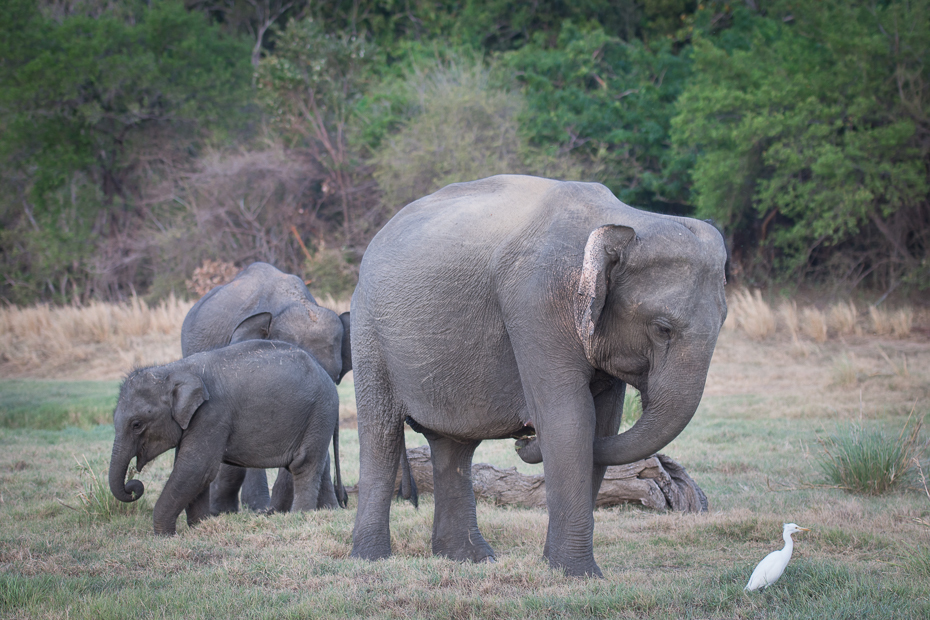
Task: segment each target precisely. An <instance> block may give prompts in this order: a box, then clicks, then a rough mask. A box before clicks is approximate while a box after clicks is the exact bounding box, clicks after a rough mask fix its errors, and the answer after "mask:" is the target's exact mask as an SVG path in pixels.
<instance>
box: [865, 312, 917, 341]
mask: <svg viewBox="0 0 930 620" xmlns="http://www.w3.org/2000/svg"><path fill="white" fill-rule="evenodd" d="M869 319H870V321H871V323H872V331H873V332H875V334H877V335H879V336H894V337H895V338H907V337H908V336H910V335H911V330H912V329H913V327H914V311H913V310H911V309H910V308H901V309H899V310H894V311H888V312H886V311H884V310H880V309H878V308H876V307H875V306H872V307H870V308H869Z"/></svg>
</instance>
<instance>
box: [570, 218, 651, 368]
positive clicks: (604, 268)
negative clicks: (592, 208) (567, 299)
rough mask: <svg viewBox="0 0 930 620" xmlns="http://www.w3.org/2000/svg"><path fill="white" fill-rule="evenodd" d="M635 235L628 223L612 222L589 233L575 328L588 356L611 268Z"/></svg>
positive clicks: (577, 298)
mask: <svg viewBox="0 0 930 620" xmlns="http://www.w3.org/2000/svg"><path fill="white" fill-rule="evenodd" d="M635 238H636V231H634V230H633V229H632V228H630V227H629V226H619V225H613V224H609V225H607V226H601V227H599V228H596V229H595V230H594V231H593V232H592V233H591V234H590V235H588V242H587V243H586V244H585V247H584V262H583V263H582V268H581V279H580V280H579V282H578V294H577V297H576V300H575V328H576V329H577V330H578V336H579V337H580V338H581V341H582V342H583V343H584V345H585V352H586V353H587V354H588V356H589V357H590V355H591V351H589V347H590V343H591V337H592V336H593V335H594V328H595V327H596V326H597V320H598V319H599V318H600V316H601V311H602V310H603V309H604V303H605V302H606V300H607V292H608V290H609V288H610V282H609V280H610V270H611V269H612V268H613V266H614V265H616V264H617V262H618V261H620V260H621V257H622V256H623V250H624V248H626V246H627V245H628V244H629V243H630V242H631V241H632V240H633V239H635Z"/></svg>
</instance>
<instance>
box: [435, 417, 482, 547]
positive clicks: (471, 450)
mask: <svg viewBox="0 0 930 620" xmlns="http://www.w3.org/2000/svg"><path fill="white" fill-rule="evenodd" d="M426 439H427V441H429V447H430V452H431V454H432V461H433V498H434V501H435V509H434V513H433V553H434V554H436V555H442V556H445V557H447V558H451V559H453V560H459V561H466V560H469V561H472V562H486V561H494V551H493V550H492V549H491V546H490V545H489V544H488V543H487V541H485V539H484V537H483V536H482V535H481V532H480V531H479V530H478V516H477V513H476V511H475V491H474V488H473V487H472V482H471V460H472V456H473V455H474V454H475V449H476V448H477V447H478V445H479V444H480V443H481V442H480V441H473V442H467V443H462V442H458V441H455V440H452V439H448V438H445V437H439V436H436V435H434V434H432V433H427V434H426Z"/></svg>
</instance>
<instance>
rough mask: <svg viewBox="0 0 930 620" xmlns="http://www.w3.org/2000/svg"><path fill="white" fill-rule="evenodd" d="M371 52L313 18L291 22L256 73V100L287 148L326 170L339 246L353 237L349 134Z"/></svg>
mask: <svg viewBox="0 0 930 620" xmlns="http://www.w3.org/2000/svg"><path fill="white" fill-rule="evenodd" d="M371 58H372V53H371V48H370V46H369V45H368V44H366V43H365V42H364V41H363V40H362V39H360V38H359V37H356V36H354V35H349V34H341V33H329V32H326V31H324V30H323V29H322V27H321V26H320V25H319V23H318V22H317V21H315V20H314V19H311V18H307V19H303V20H293V21H291V22H290V23H289V24H288V25H287V28H286V29H285V30H284V31H283V32H281V33H280V35H279V37H278V40H277V44H276V47H275V53H274V54H272V55H269V56H268V57H266V58H264V59H263V60H262V61H261V63H260V64H259V68H258V71H257V86H258V93H259V99H260V101H261V102H262V103H263V105H264V108H265V110H266V113H267V114H268V117H269V119H270V121H271V123H272V125H273V126H274V127H275V128H276V129H277V130H278V132H279V133H280V134H281V135H282V136H283V137H284V138H285V140H287V142H288V146H290V147H292V148H294V147H299V148H304V149H307V150H309V152H310V153H311V154H312V156H313V158H314V159H315V160H316V161H317V162H318V163H319V164H320V165H321V166H322V167H323V168H324V169H325V170H326V171H327V176H328V178H327V179H326V181H324V182H323V187H322V193H323V195H324V196H332V197H333V198H334V199H335V202H336V205H337V208H338V213H340V215H341V218H342V222H341V225H342V234H343V241H344V242H348V241H349V240H350V239H352V235H353V218H352V210H353V209H352V202H353V193H354V192H353V188H354V187H356V182H357V178H356V175H357V173H358V171H359V166H360V161H359V159H358V155H357V154H356V153H355V151H354V150H353V148H352V144H351V142H350V140H349V137H348V135H347V132H348V131H349V127H350V121H351V120H352V118H353V114H354V112H355V107H356V105H357V103H358V101H359V99H360V98H361V94H362V90H363V88H364V80H365V78H366V76H367V72H366V67H367V65H368V63H369V62H370V60H371Z"/></svg>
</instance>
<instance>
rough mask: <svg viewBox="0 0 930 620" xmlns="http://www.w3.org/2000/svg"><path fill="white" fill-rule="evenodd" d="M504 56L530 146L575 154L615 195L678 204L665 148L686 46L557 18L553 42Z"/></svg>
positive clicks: (677, 183) (666, 207)
mask: <svg viewBox="0 0 930 620" xmlns="http://www.w3.org/2000/svg"><path fill="white" fill-rule="evenodd" d="M503 58H504V61H505V63H506V64H507V65H508V66H509V67H511V68H512V69H513V70H514V71H515V72H516V75H517V76H518V79H519V80H520V82H521V83H522V84H523V85H524V93H525V95H526V99H527V102H528V108H527V111H526V113H525V114H524V116H523V117H522V119H521V121H522V122H521V131H522V132H524V135H527V136H528V137H529V139H530V141H531V143H532V144H533V145H536V146H539V147H546V148H549V149H550V150H552V151H554V152H557V153H559V154H560V155H561V156H566V157H574V158H577V159H578V160H580V161H581V162H583V165H584V167H585V169H586V170H587V173H586V177H588V180H595V181H600V182H602V183H605V184H606V185H607V186H608V187H610V188H611V190H613V191H614V192H615V193H616V194H617V195H618V196H619V197H620V199H621V200H624V201H626V202H629V203H631V204H634V205H636V206H641V207H648V208H654V209H657V210H663V211H676V212H683V211H686V210H687V205H684V204H682V202H683V201H684V200H686V198H687V194H686V192H685V188H684V186H683V185H682V182H681V178H680V177H681V175H680V172H679V171H678V170H677V169H676V166H677V165H678V164H677V162H676V161H674V160H670V159H668V148H667V147H668V143H669V129H670V122H671V118H672V115H673V113H674V103H675V100H676V98H677V96H678V94H679V93H680V92H681V90H682V89H683V88H684V86H685V83H686V80H687V79H688V77H689V75H690V60H689V56H688V54H686V53H681V54H676V53H674V50H673V49H672V42H671V41H670V40H668V39H663V40H659V41H657V42H656V43H655V45H654V49H650V48H647V47H646V46H645V45H644V44H643V43H642V42H641V41H639V40H633V41H630V42H625V41H623V40H622V39H620V38H618V37H616V36H611V35H609V34H607V33H605V32H604V31H603V30H602V29H601V28H599V27H590V28H579V27H577V26H575V25H574V24H572V23H571V22H566V23H564V24H563V25H562V28H561V31H560V33H559V36H558V39H557V40H556V41H555V43H554V44H550V43H549V42H548V39H547V38H546V37H545V36H542V35H537V36H535V37H534V38H533V41H532V42H531V43H529V44H527V45H525V46H523V47H522V48H521V49H519V50H516V51H514V52H509V53H508V54H506V55H505V56H504V57H503Z"/></svg>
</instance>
